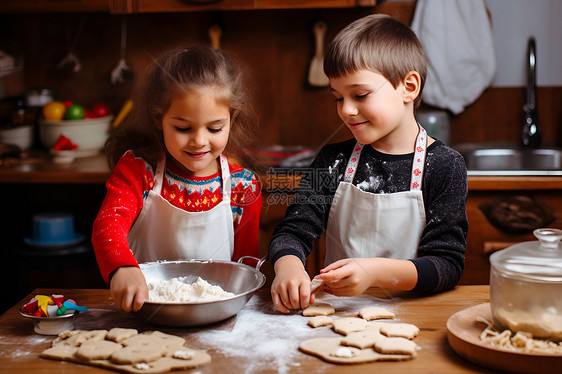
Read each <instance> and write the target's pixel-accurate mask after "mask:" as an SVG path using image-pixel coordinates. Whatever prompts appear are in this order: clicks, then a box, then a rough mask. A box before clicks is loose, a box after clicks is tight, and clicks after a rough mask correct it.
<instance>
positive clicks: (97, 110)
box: [92, 103, 111, 118]
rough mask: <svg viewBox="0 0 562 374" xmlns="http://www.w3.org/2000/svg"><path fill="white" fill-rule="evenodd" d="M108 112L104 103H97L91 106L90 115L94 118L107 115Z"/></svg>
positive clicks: (109, 112)
mask: <svg viewBox="0 0 562 374" xmlns="http://www.w3.org/2000/svg"><path fill="white" fill-rule="evenodd" d="M110 114H111V111H110V110H109V107H108V106H107V105H106V104H104V103H97V104H96V105H94V106H93V107H92V115H93V116H94V117H96V118H98V117H105V116H109V115H110Z"/></svg>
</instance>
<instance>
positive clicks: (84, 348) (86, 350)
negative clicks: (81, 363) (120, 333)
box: [76, 340, 123, 360]
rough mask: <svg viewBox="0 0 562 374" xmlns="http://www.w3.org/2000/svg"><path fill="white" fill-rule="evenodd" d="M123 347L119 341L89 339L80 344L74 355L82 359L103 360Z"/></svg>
mask: <svg viewBox="0 0 562 374" xmlns="http://www.w3.org/2000/svg"><path fill="white" fill-rule="evenodd" d="M121 348H123V346H122V345H121V344H119V343H115V342H112V341H110V340H98V341H96V340H89V341H86V342H84V343H82V344H81V345H80V347H78V350H77V351H76V356H77V357H79V358H81V359H83V360H103V359H107V358H109V357H111V355H112V354H113V352H115V351H116V350H118V349H121Z"/></svg>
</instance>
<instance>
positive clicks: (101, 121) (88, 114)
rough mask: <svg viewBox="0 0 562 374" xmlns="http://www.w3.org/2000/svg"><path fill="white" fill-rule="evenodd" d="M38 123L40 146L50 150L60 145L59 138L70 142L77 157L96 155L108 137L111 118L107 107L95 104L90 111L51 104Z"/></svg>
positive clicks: (78, 107)
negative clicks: (41, 144)
mask: <svg viewBox="0 0 562 374" xmlns="http://www.w3.org/2000/svg"><path fill="white" fill-rule="evenodd" d="M42 114H43V116H42V118H41V119H40V121H39V136H40V138H41V142H42V143H43V146H44V147H45V148H47V149H53V147H55V145H57V142H59V143H58V144H59V145H60V139H61V137H62V138H64V139H67V140H69V142H67V144H70V145H72V148H68V149H57V150H58V151H61V150H74V155H75V156H76V157H87V156H93V155H96V154H98V153H99V152H100V151H101V150H102V149H103V147H104V145H105V142H106V141H107V138H108V136H109V129H110V124H111V121H112V120H113V115H112V114H111V111H110V110H109V107H108V106H107V105H106V104H103V103H98V104H96V105H94V106H93V107H92V108H91V109H85V108H84V107H83V106H81V105H78V104H74V103H70V102H62V101H51V102H50V103H48V104H45V106H44V107H43V109H42Z"/></svg>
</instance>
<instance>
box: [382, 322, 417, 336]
mask: <svg viewBox="0 0 562 374" xmlns="http://www.w3.org/2000/svg"><path fill="white" fill-rule="evenodd" d="M381 333H382V334H383V335H386V336H388V337H400V338H406V339H413V338H415V337H416V336H417V335H418V334H419V333H420V329H419V328H418V327H417V326H415V325H412V324H410V323H385V324H382V325H381Z"/></svg>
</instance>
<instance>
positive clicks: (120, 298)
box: [109, 266, 148, 312]
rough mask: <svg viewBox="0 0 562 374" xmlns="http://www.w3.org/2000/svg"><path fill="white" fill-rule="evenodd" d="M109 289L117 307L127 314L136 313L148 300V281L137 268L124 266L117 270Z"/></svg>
mask: <svg viewBox="0 0 562 374" xmlns="http://www.w3.org/2000/svg"><path fill="white" fill-rule="evenodd" d="M109 287H110V291H111V298H112V299H113V302H114V303H115V305H116V306H117V307H118V308H119V309H123V310H124V311H126V312H131V311H133V312H136V311H137V310H139V309H140V308H141V307H142V305H143V304H144V302H145V301H146V300H148V287H147V286H146V280H145V279H144V275H143V274H142V271H141V270H140V269H139V268H137V267H134V266H123V267H120V268H119V269H117V270H116V271H115V273H114V274H113V277H112V278H111V282H110V284H109Z"/></svg>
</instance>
